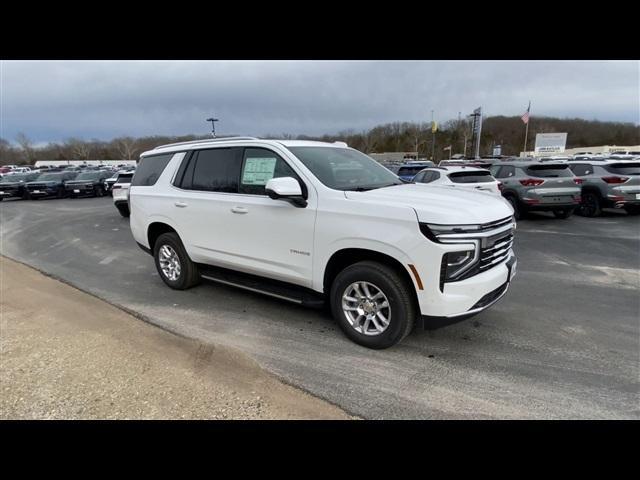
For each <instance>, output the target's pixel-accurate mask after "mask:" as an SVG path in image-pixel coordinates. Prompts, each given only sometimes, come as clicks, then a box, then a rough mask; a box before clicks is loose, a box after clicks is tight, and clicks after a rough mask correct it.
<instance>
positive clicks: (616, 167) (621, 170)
mask: <svg viewBox="0 0 640 480" xmlns="http://www.w3.org/2000/svg"><path fill="white" fill-rule="evenodd" d="M604 168H605V169H606V170H607V171H608V172H611V173H617V174H619V175H640V163H638V162H633V163H632V162H627V163H614V164H611V165H606V166H605V167H604Z"/></svg>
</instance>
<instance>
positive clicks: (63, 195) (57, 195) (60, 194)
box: [56, 188, 66, 198]
mask: <svg viewBox="0 0 640 480" xmlns="http://www.w3.org/2000/svg"><path fill="white" fill-rule="evenodd" d="M65 196H66V195H65V192H64V190H63V189H61V188H59V189H58V193H57V194H56V198H64V197H65Z"/></svg>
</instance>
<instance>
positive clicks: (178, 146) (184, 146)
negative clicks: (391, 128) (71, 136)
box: [140, 137, 349, 157]
mask: <svg viewBox="0 0 640 480" xmlns="http://www.w3.org/2000/svg"><path fill="white" fill-rule="evenodd" d="M238 143H240V144H241V145H251V144H252V143H255V144H262V145H264V144H267V145H272V146H284V147H333V148H349V146H348V145H347V144H346V143H344V142H318V141H314V140H274V139H266V138H256V137H219V138H208V139H201V140H192V141H189V142H180V143H170V144H167V145H160V146H157V147H156V148H154V149H153V150H147V151H146V152H143V153H142V154H141V155H140V156H141V157H144V156H147V155H158V154H161V153H171V152H183V151H185V150H193V149H199V148H206V147H208V146H211V145H221V146H222V145H224V146H227V145H237V144H238Z"/></svg>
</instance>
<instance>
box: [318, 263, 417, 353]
mask: <svg viewBox="0 0 640 480" xmlns="http://www.w3.org/2000/svg"><path fill="white" fill-rule="evenodd" d="M412 288H413V285H411V284H409V282H407V281H406V279H404V278H403V277H402V276H401V275H400V274H399V273H398V272H396V271H395V270H394V269H393V268H390V267H388V266H387V265H384V264H382V263H378V262H372V261H364V262H358V263H355V264H353V265H351V266H349V267H347V268H345V269H344V270H342V271H341V272H340V273H339V274H338V275H337V277H336V278H335V280H334V281H333V284H332V285H331V293H330V301H331V312H332V313H333V317H334V319H335V320H336V322H338V325H339V326H340V328H341V329H342V331H343V332H344V333H345V335H346V336H347V337H349V338H350V339H351V340H353V341H354V342H356V343H358V344H360V345H362V346H365V347H368V348H374V349H382V348H388V347H391V346H393V345H395V344H396V343H398V342H400V341H401V340H402V339H403V338H404V337H406V336H407V335H408V334H409V332H411V329H412V328H413V325H414V323H415V320H416V317H417V314H418V310H417V307H416V305H415V301H414V299H413V297H412V295H411V289H412Z"/></svg>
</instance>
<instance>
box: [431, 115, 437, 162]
mask: <svg viewBox="0 0 640 480" xmlns="http://www.w3.org/2000/svg"><path fill="white" fill-rule="evenodd" d="M433 127H434V125H433V110H431V161H434V159H435V153H436V131H435V129H434V128H433Z"/></svg>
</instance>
